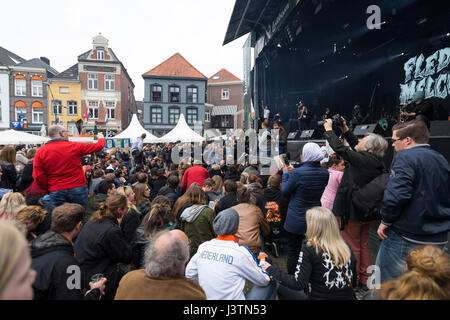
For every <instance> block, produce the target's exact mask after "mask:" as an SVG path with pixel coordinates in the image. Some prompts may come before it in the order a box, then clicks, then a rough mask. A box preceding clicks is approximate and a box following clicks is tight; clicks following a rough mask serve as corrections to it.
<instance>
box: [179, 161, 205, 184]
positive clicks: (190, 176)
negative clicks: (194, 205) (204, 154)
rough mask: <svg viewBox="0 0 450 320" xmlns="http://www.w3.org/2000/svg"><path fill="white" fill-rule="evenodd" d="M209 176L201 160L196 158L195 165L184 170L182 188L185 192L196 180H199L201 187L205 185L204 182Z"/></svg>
mask: <svg viewBox="0 0 450 320" xmlns="http://www.w3.org/2000/svg"><path fill="white" fill-rule="evenodd" d="M208 178H209V173H208V170H206V169H205V168H203V167H202V166H201V161H199V160H194V166H193V167H192V168H189V169H187V170H186V171H185V172H184V175H183V180H182V181H181V188H182V189H183V192H185V191H186V190H187V188H189V186H190V185H191V184H193V183H194V182H197V183H198V184H199V185H200V186H201V187H203V182H205V180H206V179H208Z"/></svg>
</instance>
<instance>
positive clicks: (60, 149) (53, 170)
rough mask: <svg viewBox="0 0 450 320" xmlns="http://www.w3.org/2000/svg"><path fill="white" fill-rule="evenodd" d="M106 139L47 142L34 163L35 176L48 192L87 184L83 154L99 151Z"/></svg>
mask: <svg viewBox="0 0 450 320" xmlns="http://www.w3.org/2000/svg"><path fill="white" fill-rule="evenodd" d="M105 143H106V140H105V139H99V140H98V142H97V143H80V142H71V141H67V140H56V141H51V142H47V143H46V144H45V145H43V146H42V147H40V148H39V149H38V150H37V152H36V156H35V157H34V163H33V178H34V180H35V181H36V183H37V184H38V186H39V187H40V188H41V189H43V190H45V191H48V192H51V191H57V190H66V189H71V188H77V187H81V186H84V185H86V184H87V181H86V177H85V175H84V171H83V167H82V165H81V156H84V155H86V154H90V153H95V152H99V151H100V150H102V149H103V148H104V147H105Z"/></svg>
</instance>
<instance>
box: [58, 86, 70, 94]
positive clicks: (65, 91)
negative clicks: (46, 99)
mask: <svg viewBox="0 0 450 320" xmlns="http://www.w3.org/2000/svg"><path fill="white" fill-rule="evenodd" d="M59 93H69V88H68V87H59Z"/></svg>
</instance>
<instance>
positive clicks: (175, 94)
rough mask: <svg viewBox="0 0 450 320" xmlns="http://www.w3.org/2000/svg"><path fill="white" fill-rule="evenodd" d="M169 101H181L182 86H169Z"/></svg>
mask: <svg viewBox="0 0 450 320" xmlns="http://www.w3.org/2000/svg"><path fill="white" fill-rule="evenodd" d="M169 102H180V87H169Z"/></svg>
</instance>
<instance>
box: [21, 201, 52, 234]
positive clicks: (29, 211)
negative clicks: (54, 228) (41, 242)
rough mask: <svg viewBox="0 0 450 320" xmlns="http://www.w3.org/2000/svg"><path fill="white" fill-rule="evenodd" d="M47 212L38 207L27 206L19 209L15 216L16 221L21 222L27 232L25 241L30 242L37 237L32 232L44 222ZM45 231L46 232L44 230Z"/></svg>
mask: <svg viewBox="0 0 450 320" xmlns="http://www.w3.org/2000/svg"><path fill="white" fill-rule="evenodd" d="M46 216H47V211H45V210H44V209H42V208H41V207H40V206H27V207H25V208H23V209H21V210H20V211H19V212H18V213H17V216H16V220H17V221H19V222H21V223H22V224H23V225H24V226H25V228H26V230H27V235H26V237H27V240H28V241H32V240H34V239H35V238H37V236H38V235H39V234H38V233H36V232H34V230H36V229H37V227H38V226H39V225H40V224H41V223H43V222H44V220H45V217H46ZM45 231H47V230H45Z"/></svg>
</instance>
